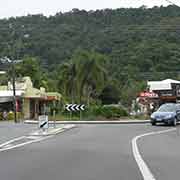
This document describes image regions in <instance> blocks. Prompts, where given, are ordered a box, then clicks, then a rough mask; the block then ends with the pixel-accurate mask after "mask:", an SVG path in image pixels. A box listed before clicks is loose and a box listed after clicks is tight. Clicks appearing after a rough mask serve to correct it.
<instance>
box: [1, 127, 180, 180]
mask: <svg viewBox="0 0 180 180" xmlns="http://www.w3.org/2000/svg"><path fill="white" fill-rule="evenodd" d="M171 128H172V127H168V126H156V127H152V126H151V125H149V124H141V125H137V124H136V125H110V124H108V125H79V126H78V127H77V128H74V129H71V130H69V131H66V132H64V133H62V134H59V135H56V136H54V137H52V138H49V139H46V140H44V141H41V142H38V143H33V144H29V145H26V146H23V147H20V148H15V149H11V150H8V151H4V152H0V179H2V180H142V179H143V177H142V174H141V172H140V170H139V168H138V165H137V163H136V161H135V159H134V156H133V151H132V144H131V142H132V139H133V138H134V137H135V136H138V135H141V134H144V133H148V132H152V131H153V132H158V131H163V130H167V129H171ZM179 128H180V127H179V126H177V129H176V130H174V131H171V132H167V133H163V134H154V135H149V136H145V137H142V138H141V139H139V140H138V141H137V145H138V148H139V151H140V153H141V155H142V158H143V159H144V161H145V162H146V164H147V166H148V167H149V169H150V170H151V172H152V174H153V175H154V178H155V179H156V180H179V179H180V172H179V170H180V130H179ZM147 180H148V179H147Z"/></svg>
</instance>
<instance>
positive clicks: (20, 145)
mask: <svg viewBox="0 0 180 180" xmlns="http://www.w3.org/2000/svg"><path fill="white" fill-rule="evenodd" d="M50 137H52V136H47V137H39V138H38V139H36V140H30V141H27V142H25V143H20V144H17V145H13V142H15V141H17V140H21V139H23V138H26V136H22V137H19V138H16V139H12V140H10V141H8V142H6V143H3V144H0V147H1V148H2V149H0V152H3V151H7V150H10V149H14V148H17V147H22V146H25V145H27V144H32V143H35V142H40V141H42V140H45V139H48V138H50ZM11 143H12V146H9V147H8V146H7V145H8V144H9V145H10V144H11ZM3 146H4V148H3Z"/></svg>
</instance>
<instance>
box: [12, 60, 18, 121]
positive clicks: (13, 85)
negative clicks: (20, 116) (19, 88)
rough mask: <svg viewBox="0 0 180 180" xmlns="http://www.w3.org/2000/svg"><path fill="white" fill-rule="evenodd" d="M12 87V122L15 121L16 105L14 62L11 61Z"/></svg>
mask: <svg viewBox="0 0 180 180" xmlns="http://www.w3.org/2000/svg"><path fill="white" fill-rule="evenodd" d="M11 64H12V66H11V67H12V87H13V109H14V122H15V123H17V113H16V110H17V107H16V72H15V67H14V62H13V61H12V63H11Z"/></svg>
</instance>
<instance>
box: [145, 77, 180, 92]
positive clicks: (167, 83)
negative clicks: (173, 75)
mask: <svg viewBox="0 0 180 180" xmlns="http://www.w3.org/2000/svg"><path fill="white" fill-rule="evenodd" d="M147 84H148V86H150V87H149V88H150V91H156V90H171V89H172V84H180V81H176V80H173V79H165V80H163V81H148V83H147Z"/></svg>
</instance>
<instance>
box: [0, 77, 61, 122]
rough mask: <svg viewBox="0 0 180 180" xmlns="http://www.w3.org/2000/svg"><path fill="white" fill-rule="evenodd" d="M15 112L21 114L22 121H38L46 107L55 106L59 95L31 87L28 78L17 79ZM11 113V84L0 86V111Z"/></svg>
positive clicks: (58, 100) (59, 97) (59, 98)
mask: <svg viewBox="0 0 180 180" xmlns="http://www.w3.org/2000/svg"><path fill="white" fill-rule="evenodd" d="M15 88H16V111H17V112H20V113H22V114H23V117H24V119H38V116H39V115H41V114H44V113H45V112H47V109H48V105H49V104H50V103H51V104H52V103H53V104H57V103H58V102H60V100H61V94H59V93H57V92H46V90H45V88H43V87H41V88H40V89H37V88H35V87H33V83H32V81H31V79H30V77H23V78H19V79H17V81H16V83H15ZM4 110H5V111H13V88H12V84H11V82H8V85H7V86H0V111H4Z"/></svg>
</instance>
